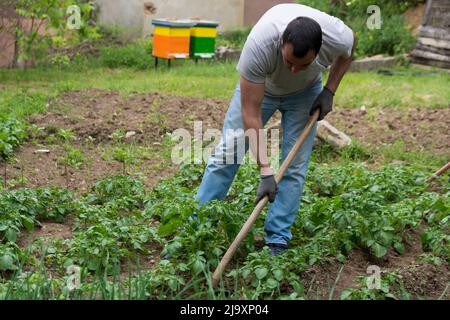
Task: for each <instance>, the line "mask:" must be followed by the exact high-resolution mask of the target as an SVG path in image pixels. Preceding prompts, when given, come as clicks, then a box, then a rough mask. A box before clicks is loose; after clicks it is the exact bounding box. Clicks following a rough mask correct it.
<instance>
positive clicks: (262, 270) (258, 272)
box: [255, 268, 269, 280]
mask: <svg viewBox="0 0 450 320" xmlns="http://www.w3.org/2000/svg"><path fill="white" fill-rule="evenodd" d="M268 273H269V271H268V270H267V268H258V269H256V270H255V274H256V278H258V279H259V280H262V279H264V278H265V277H266V276H267V274H268Z"/></svg>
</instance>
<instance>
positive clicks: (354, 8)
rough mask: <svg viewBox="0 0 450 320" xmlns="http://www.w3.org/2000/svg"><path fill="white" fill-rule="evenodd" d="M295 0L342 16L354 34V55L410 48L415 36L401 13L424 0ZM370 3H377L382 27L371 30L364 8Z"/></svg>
mask: <svg viewBox="0 0 450 320" xmlns="http://www.w3.org/2000/svg"><path fill="white" fill-rule="evenodd" d="M298 2H299V3H301V4H305V5H308V6H311V7H313V8H316V9H319V10H321V11H324V12H326V13H329V14H331V15H334V16H336V17H338V18H340V19H342V20H343V21H344V22H345V23H346V24H347V25H348V26H349V27H351V28H352V29H353V30H354V31H355V33H356V35H357V38H358V46H357V50H356V55H357V56H372V55H376V54H389V55H396V54H401V53H406V52H409V51H410V50H411V49H412V48H413V46H414V44H415V39H414V37H413V36H412V35H411V33H410V30H408V28H407V25H406V23H405V20H404V19H403V17H402V16H401V14H402V13H404V12H405V11H406V10H407V9H408V8H410V7H413V6H415V5H417V4H418V3H423V2H424V1H421V0H412V1H389V0H376V1H373V0H352V1H330V0H327V1H321V0H299V1H298ZM370 5H377V6H379V7H380V9H381V20H382V26H381V29H374V30H370V29H369V28H367V25H366V21H367V18H368V17H369V14H368V13H367V8H368V7H369V6H370Z"/></svg>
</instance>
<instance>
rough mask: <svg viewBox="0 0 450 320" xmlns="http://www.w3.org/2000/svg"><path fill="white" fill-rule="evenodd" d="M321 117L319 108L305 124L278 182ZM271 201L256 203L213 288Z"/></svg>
mask: <svg viewBox="0 0 450 320" xmlns="http://www.w3.org/2000/svg"><path fill="white" fill-rule="evenodd" d="M318 118H319V110H317V111H316V112H314V114H313V115H312V116H311V117H310V118H309V120H308V123H307V124H306V126H305V129H303V131H302V133H301V134H300V136H299V137H298V139H297V141H296V142H295V145H294V147H293V148H292V150H291V151H290V152H289V154H288V156H287V157H286V159H285V160H284V161H283V164H282V165H281V167H280V170H278V173H277V175H276V177H275V180H276V181H277V183H279V182H280V181H281V179H282V178H283V176H284V174H285V173H286V171H287V169H288V168H289V166H290V165H291V162H292V159H294V157H295V155H296V154H297V152H298V150H299V149H300V147H301V146H302V145H303V143H304V142H305V140H306V138H307V137H308V136H309V133H310V132H311V129H312V128H313V126H314V124H315V123H316V122H317V119H318ZM268 201H269V197H268V196H265V197H264V198H263V199H262V200H260V201H259V203H258V204H257V205H256V207H255V209H253V212H252V214H251V215H250V217H249V218H248V219H247V221H246V222H245V224H244V226H243V227H242V229H241V231H239V233H238V235H237V236H236V238H235V239H234V241H233V243H232V244H231V245H230V247H229V248H228V250H227V252H226V253H225V255H224V256H223V258H222V260H221V261H220V263H219V265H218V266H217V268H216V270H215V271H214V274H213V276H212V286H213V288H216V287H217V285H218V284H219V281H220V278H221V277H222V273H223V271H224V270H225V269H226V267H227V265H228V263H229V262H230V260H231V258H232V257H233V255H234V253H235V252H236V250H237V248H238V247H239V245H240V244H241V242H242V240H244V239H245V237H246V236H247V234H248V232H249V231H250V228H251V227H252V226H253V224H254V223H255V221H256V219H257V218H258V216H259V214H260V213H261V211H262V210H263V209H264V207H265V206H266V204H267V202H268Z"/></svg>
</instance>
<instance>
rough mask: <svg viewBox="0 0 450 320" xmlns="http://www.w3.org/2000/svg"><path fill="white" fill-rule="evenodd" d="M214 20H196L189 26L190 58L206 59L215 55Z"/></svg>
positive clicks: (215, 34) (215, 23)
mask: <svg viewBox="0 0 450 320" xmlns="http://www.w3.org/2000/svg"><path fill="white" fill-rule="evenodd" d="M218 25H219V23H217V22H215V21H204V20H198V21H196V22H195V25H194V26H193V27H192V28H191V45H190V47H191V48H190V51H191V58H195V59H208V58H213V57H214V55H215V47H216V37H217V27H218Z"/></svg>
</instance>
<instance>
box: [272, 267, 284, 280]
mask: <svg viewBox="0 0 450 320" xmlns="http://www.w3.org/2000/svg"><path fill="white" fill-rule="evenodd" d="M273 276H274V277H275V279H277V280H278V281H281V280H283V279H284V272H283V270H281V269H276V270H274V271H273Z"/></svg>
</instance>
